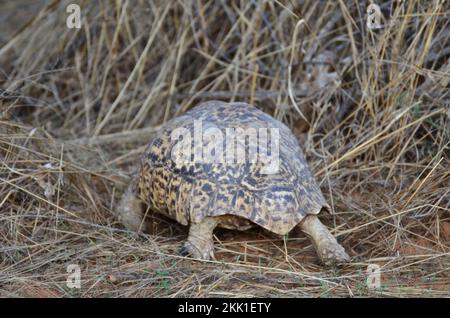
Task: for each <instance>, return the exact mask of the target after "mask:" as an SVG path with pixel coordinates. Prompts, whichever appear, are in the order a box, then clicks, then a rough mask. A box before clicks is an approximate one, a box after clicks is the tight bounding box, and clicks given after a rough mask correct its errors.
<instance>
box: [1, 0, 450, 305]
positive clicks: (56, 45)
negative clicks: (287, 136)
mask: <svg viewBox="0 0 450 318" xmlns="http://www.w3.org/2000/svg"><path fill="white" fill-rule="evenodd" d="M72 2H74V1H70V3H72ZM68 3H69V1H53V2H46V3H45V4H43V5H41V7H40V8H39V10H37V11H35V12H32V14H30V13H29V12H28V13H26V14H24V16H33V17H34V18H33V19H31V20H30V21H29V22H28V23H22V25H23V27H21V28H20V29H19V30H17V29H15V28H14V27H13V26H14V24H11V23H9V22H8V21H10V20H9V19H10V17H11V16H10V15H8V18H6V17H5V19H4V20H2V21H6V22H5V25H8V28H6V27H5V28H3V27H2V30H1V31H0V33H1V34H0V35H1V36H0V43H1V45H2V46H1V47H0V158H1V165H0V252H1V253H0V294H1V295H2V296H35V297H53V296H66V297H68V296H83V297H93V296H138V297H144V296H146V297H157V296H167V297H180V296H189V297H190V296H199V297H211V296H216V297H217V296H232V297H244V296H249V297H254V296H287V297H311V296H313V297H320V296H367V295H371V296H396V297H407V296H411V297H416V296H432V297H435V296H449V295H450V292H449V286H450V278H449V268H450V253H449V244H450V241H449V239H450V238H449V233H450V217H449V202H450V200H449V198H450V194H449V189H450V187H449V186H450V175H449V171H450V161H449V159H450V158H449V141H450V138H449V136H450V129H449V127H450V125H449V97H450V96H449V83H450V75H449V70H450V41H449V34H450V25H449V13H450V8H449V6H448V3H447V2H446V1H419V0H411V1H406V2H405V3H404V6H403V7H401V6H397V5H395V4H394V3H395V2H392V3H391V1H386V2H384V4H383V5H382V11H383V12H384V14H385V18H386V19H385V20H384V21H382V22H383V24H384V25H385V27H384V28H382V29H380V30H376V31H370V30H368V29H367V27H366V7H367V4H368V3H369V1H306V0H305V1H296V2H284V1H256V2H255V1H242V2H236V1H210V2H206V1H192V2H189V1H186V2H183V1H178V2H175V1H160V2H158V1H156V2H155V1H140V0H129V1H128V0H124V1H115V2H105V1H77V3H78V4H79V5H80V7H81V9H82V28H81V29H69V28H67V27H66V23H65V19H66V17H67V13H66V11H65V9H66V6H67V4H68ZM15 5H17V6H21V7H20V8H21V10H26V8H25V9H24V7H23V4H22V3H21V1H15ZM5 6H6V7H5ZM31 8H33V7H29V8H28V9H29V10H31ZM11 10H14V8H13V7H11V3H2V4H0V12H11ZM0 18H1V16H0ZM302 19H304V22H299V21H301V20H302ZM210 99H221V100H226V101H246V102H251V103H252V104H254V105H255V106H256V107H258V108H261V109H263V110H264V111H266V112H268V113H269V114H271V115H273V116H274V117H276V118H278V119H280V120H282V121H283V122H284V123H286V124H287V125H289V126H290V127H291V128H292V129H293V131H294V132H295V133H296V135H297V136H298V138H299V140H300V141H301V143H302V145H303V149H304V151H305V153H306V155H307V157H308V161H309V162H310V164H311V167H312V169H313V170H314V171H315V173H316V177H317V180H318V181H319V182H320V184H321V187H322V190H323V192H324V194H325V195H326V197H327V200H328V202H329V203H330V204H331V206H332V210H333V214H332V215H324V216H323V218H324V220H325V222H326V223H327V224H328V225H330V226H331V227H333V228H334V229H335V230H334V232H335V234H336V235H337V236H338V238H339V240H340V241H341V242H343V245H344V246H345V247H346V248H347V249H348V251H349V252H350V254H351V256H352V257H353V262H352V263H351V264H349V265H348V266H346V267H343V268H341V269H338V270H328V269H324V268H322V267H321V266H319V265H318V264H317V263H316V262H317V261H316V258H315V256H314V252H313V250H312V247H311V246H310V244H309V243H308V241H306V240H305V238H304V236H302V235H301V234H294V233H293V234H292V235H289V237H286V238H278V237H274V236H273V235H271V234H269V233H266V232H264V231H262V230H252V231H249V232H248V233H238V232H230V231H219V232H218V233H217V235H216V244H217V249H218V251H217V254H216V256H217V258H218V260H219V261H218V262H206V263H205V262H196V261H191V260H188V259H185V258H183V257H180V256H178V253H177V251H178V248H179V247H180V245H181V242H182V240H183V238H184V237H185V235H186V229H185V228H183V227H182V226H180V225H177V224H175V223H173V222H171V221H169V220H166V219H164V218H163V217H159V216H157V215H152V216H151V217H150V219H151V220H150V222H151V229H152V230H151V233H149V234H147V235H145V236H144V237H142V238H139V239H135V238H134V237H133V236H132V235H131V233H129V232H127V231H125V230H124V229H123V227H121V226H120V225H119V224H117V223H116V222H115V220H114V218H113V216H112V213H111V209H112V207H113V206H114V204H115V202H116V201H117V198H118V195H119V194H120V193H121V191H122V189H123V186H124V184H125V182H126V180H127V174H129V173H131V172H132V171H133V167H134V165H133V164H135V163H136V160H137V158H138V157H139V155H140V154H141V152H142V150H143V148H144V147H145V145H146V143H147V142H148V140H149V138H151V136H152V135H153V134H154V132H155V131H156V130H157V129H158V126H159V125H160V124H162V123H163V122H165V121H167V120H168V119H170V118H172V117H173V116H176V115H177V114H180V113H182V112H184V111H186V110H187V109H189V108H190V107H192V106H194V105H195V104H197V103H198V102H200V101H205V100H210ZM68 264H78V265H79V266H80V267H81V273H82V288H81V289H79V290H78V289H69V288H67V286H66V278H67V272H66V266H67V265H68ZM368 264H378V265H379V266H381V271H382V274H381V278H382V279H381V280H382V285H381V288H380V289H379V290H375V291H374V290H369V289H367V285H366V277H367V276H366V268H367V266H368Z"/></svg>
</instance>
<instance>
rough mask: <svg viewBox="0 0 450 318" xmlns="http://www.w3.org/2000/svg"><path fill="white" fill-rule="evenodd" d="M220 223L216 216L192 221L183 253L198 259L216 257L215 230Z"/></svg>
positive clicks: (182, 249)
mask: <svg viewBox="0 0 450 318" xmlns="http://www.w3.org/2000/svg"><path fill="white" fill-rule="evenodd" d="M218 223H219V219H218V218H215V217H207V218H205V219H203V220H202V221H201V222H200V223H191V225H190V227H189V236H188V238H187V241H186V242H185V243H184V245H183V247H182V248H181V251H180V252H181V254H182V255H185V256H187V255H190V256H192V257H194V258H197V259H203V260H210V259H214V242H213V231H214V229H215V228H216V226H217V224H218Z"/></svg>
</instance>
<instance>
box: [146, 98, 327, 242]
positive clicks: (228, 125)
mask: <svg viewBox="0 0 450 318" xmlns="http://www.w3.org/2000/svg"><path fill="white" fill-rule="evenodd" d="M196 123H197V128H196ZM198 123H201V125H202V126H201V127H202V130H201V132H200V134H199V131H198ZM252 128H253V129H255V130H258V135H257V136H258V137H259V136H260V135H259V131H260V130H261V129H262V130H267V131H269V132H268V133H267V135H268V136H270V138H273V139H274V140H275V139H277V142H278V143H275V144H274V143H271V140H272V139H271V140H270V142H267V143H266V145H264V143H262V142H261V143H259V145H258V146H259V147H258V154H259V153H260V152H265V153H266V154H268V156H269V155H271V154H273V153H275V150H276V149H278V153H277V155H278V157H277V158H278V161H277V162H276V163H277V167H276V168H275V170H274V171H275V172H273V171H272V172H271V171H270V169H269V171H268V172H267V171H263V168H267V165H265V164H264V162H263V161H262V160H250V159H249V157H248V156H249V153H250V148H251V147H252V146H253V147H254V146H255V144H254V140H253V141H252V140H251V139H250V137H248V138H238V137H239V134H241V133H242V131H247V132H248V130H247V129H252ZM196 129H197V131H196ZM207 129H211V130H210V131H213V132H215V133H220V132H221V133H222V136H225V137H230V136H231V137H234V139H233V138H231V137H230V138H231V140H232V142H230V145H236V147H237V145H240V147H241V148H235V149H241V150H242V149H245V154H246V156H247V157H245V160H237V158H236V154H237V153H238V151H237V150H235V153H234V154H235V157H233V156H231V157H230V158H232V157H233V159H234V160H232V161H227V160H226V159H227V157H226V155H227V153H226V150H229V149H230V148H226V147H227V145H228V144H227V142H228V140H230V139H227V138H224V139H220V138H219V137H217V138H215V137H214V138H210V137H209V135H206V134H205V135H203V137H198V136H202V133H204V132H205V131H206V130H207ZM270 129H273V130H270ZM174 131H176V132H177V135H178V138H174ZM272 131H274V132H275V131H277V132H278V135H275V137H272V135H270V132H272ZM196 133H197V135H196ZM227 134H228V135H227ZM196 136H197V137H196ZM205 136H207V138H204V137H205ZM213 136H217V135H214V134H213ZM240 137H242V136H240ZM244 137H245V136H244ZM276 137H277V138H276ZM196 138H197V139H196ZM233 140H234V141H233ZM182 141H184V142H185V144H183V145H185V146H186V145H187V146H191V147H188V148H190V149H191V153H190V154H189V152H188V153H187V154H186V153H185V154H184V159H185V160H179V158H181V157H180V156H181V155H182V154H181V153H180V149H184V150H186V149H187V148H182V147H180V144H182ZM195 141H197V142H196V143H195ZM233 142H234V143H235V144H233ZM217 145H220V146H223V148H222V149H224V150H225V151H223V153H220V151H216V150H217V149H220V148H214V146H217ZM275 147H277V148H275ZM205 149H207V150H206V152H205ZM205 153H208V154H209V155H210V157H206V156H205V157H203V158H202V157H201V156H200V154H203V155H204V154H205ZM196 154H197V155H198V158H200V159H201V160H196V159H195V156H196ZM205 158H206V159H208V160H205ZM211 158H212V159H214V160H211ZM230 158H228V159H230ZM186 159H191V160H186ZM253 159H254V158H253ZM266 170H267V169H266ZM137 190H138V191H137V192H138V195H139V197H140V198H141V199H142V200H143V201H145V202H146V203H147V204H148V205H149V206H150V208H151V209H152V210H154V211H156V212H159V213H162V214H165V215H167V216H168V217H170V218H172V219H174V220H176V221H177V222H179V223H181V224H183V225H188V224H189V223H190V222H193V223H198V222H200V221H201V220H202V219H203V218H205V217H208V216H225V215H227V216H230V218H221V219H222V220H223V221H222V222H221V223H220V224H219V226H221V227H226V228H231V229H241V230H242V229H246V228H248V227H250V226H251V225H254V224H257V225H260V226H262V227H263V228H265V229H267V230H269V231H272V232H274V233H277V234H280V235H284V234H286V233H287V232H289V231H290V230H291V229H292V228H293V227H294V226H296V225H297V224H298V223H300V222H301V221H302V219H303V218H304V217H305V216H306V215H308V214H318V213H319V212H320V210H321V209H322V208H326V209H328V208H329V207H328V205H327V203H326V201H325V199H324V197H323V195H322V192H321V191H320V188H319V187H318V185H317V183H316V182H315V180H314V178H313V175H312V173H311V171H310V169H309V167H308V164H307V163H306V161H305V158H304V156H303V153H302V150H301V149H300V147H299V145H298V142H297V139H296V138H295V137H294V135H293V134H292V132H291V131H290V129H289V128H288V127H287V126H285V125H284V124H282V123H281V122H280V121H278V120H276V119H274V118H273V117H271V116H269V115H268V114H266V113H264V112H262V111H260V110H258V109H257V108H255V107H253V106H251V105H249V104H246V103H237V102H232V103H225V102H221V101H210V102H206V103H202V104H200V105H198V106H196V107H194V108H192V109H191V110H189V111H187V112H186V113H184V114H182V115H181V116H178V117H176V118H174V119H172V120H170V121H168V122H167V123H166V124H164V125H163V126H162V128H161V129H160V130H159V131H158V134H157V136H156V137H155V138H154V139H153V140H152V141H151V142H150V144H149V145H148V146H147V148H146V150H145V152H144V155H143V157H142V160H141V171H140V174H139V181H138V189H137Z"/></svg>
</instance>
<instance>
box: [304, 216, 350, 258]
mask: <svg viewBox="0 0 450 318" xmlns="http://www.w3.org/2000/svg"><path fill="white" fill-rule="evenodd" d="M299 226H300V229H301V230H302V231H303V232H305V233H306V234H307V235H308V236H309V237H310V238H311V240H312V243H313V245H314V247H315V249H316V252H317V255H318V256H319V258H320V260H321V262H322V263H323V264H325V265H335V264H338V263H346V262H349V261H350V257H349V256H348V255H347V253H346V252H345V250H344V248H343V247H342V246H341V245H340V244H339V243H338V242H337V241H336V239H335V238H334V236H333V235H332V234H331V233H330V231H328V229H327V228H326V227H325V225H323V224H322V223H321V222H320V221H319V219H318V218H317V216H315V215H308V216H306V217H305V218H304V219H303V221H302V222H301V223H300V225H299Z"/></svg>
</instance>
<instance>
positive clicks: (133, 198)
mask: <svg viewBox="0 0 450 318" xmlns="http://www.w3.org/2000/svg"><path fill="white" fill-rule="evenodd" d="M142 203H143V202H142V201H141V200H140V199H139V198H138V196H137V178H134V179H132V180H131V182H130V183H129V185H128V187H127V190H126V191H125V193H124V194H123V196H122V199H121V200H120V203H119V205H118V207H117V208H116V209H115V214H116V217H117V218H118V220H119V222H121V223H122V224H123V225H124V226H125V227H126V228H127V229H128V230H130V231H134V232H136V233H141V232H142V230H143V229H144V227H145V224H144V213H143V212H144V211H143V207H142Z"/></svg>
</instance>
